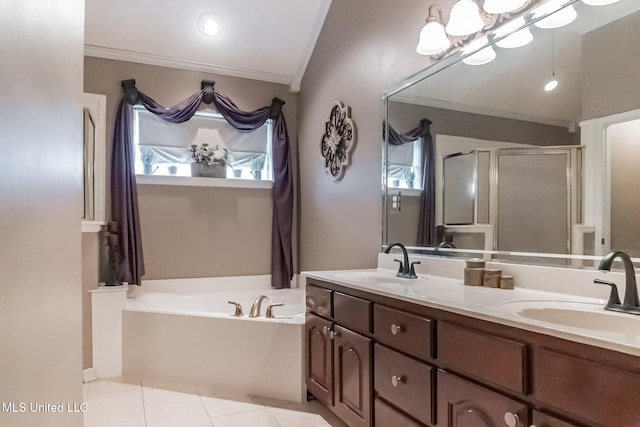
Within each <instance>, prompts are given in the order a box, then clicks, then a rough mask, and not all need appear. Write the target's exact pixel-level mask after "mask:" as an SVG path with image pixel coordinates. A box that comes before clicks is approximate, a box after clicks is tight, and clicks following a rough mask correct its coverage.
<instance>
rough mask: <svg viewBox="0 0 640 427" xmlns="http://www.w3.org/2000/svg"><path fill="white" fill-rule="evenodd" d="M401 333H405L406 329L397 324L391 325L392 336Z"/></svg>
mask: <svg viewBox="0 0 640 427" xmlns="http://www.w3.org/2000/svg"><path fill="white" fill-rule="evenodd" d="M400 332H404V327H403V326H402V325H400V324H398V325H396V324H395V323H394V324H392V325H391V334H392V335H398V334H399V333H400Z"/></svg>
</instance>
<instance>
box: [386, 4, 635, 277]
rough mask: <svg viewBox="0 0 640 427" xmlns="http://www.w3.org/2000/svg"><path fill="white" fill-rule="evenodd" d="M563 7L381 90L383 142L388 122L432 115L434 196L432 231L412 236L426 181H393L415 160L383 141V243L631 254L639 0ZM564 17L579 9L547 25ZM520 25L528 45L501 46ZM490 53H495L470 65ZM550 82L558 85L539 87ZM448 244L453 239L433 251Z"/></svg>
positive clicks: (587, 259) (579, 255)
mask: <svg viewBox="0 0 640 427" xmlns="http://www.w3.org/2000/svg"><path fill="white" fill-rule="evenodd" d="M560 4H561V5H564V6H563V7H562V8H560V9H558V10H557V11H555V12H554V13H551V14H546V15H535V7H534V8H532V9H530V10H529V11H527V12H525V13H524V14H523V16H524V18H525V24H524V26H521V27H519V28H517V29H516V30H515V31H513V32H512V33H509V34H507V35H504V36H497V35H495V34H494V33H493V32H490V33H488V35H487V39H486V42H485V43H484V44H482V45H480V47H479V48H478V49H475V50H469V49H463V50H460V51H458V52H456V53H454V54H452V55H449V56H447V57H446V58H444V59H442V60H440V61H436V62H434V63H433V64H432V65H431V66H430V67H428V68H426V69H425V70H422V71H420V72H418V73H417V74H415V75H414V76H412V77H410V78H408V79H406V80H404V81H402V82H401V83H399V84H398V85H396V86H395V87H393V88H390V89H389V90H387V91H386V92H385V95H384V106H385V121H386V122H387V123H388V124H389V126H388V127H387V126H385V135H384V138H385V141H388V140H389V136H388V129H389V128H391V129H392V130H394V131H395V132H398V133H406V132H408V131H409V130H411V129H413V128H416V127H417V126H418V124H419V122H420V120H422V119H425V118H426V119H428V120H430V121H431V122H432V123H431V127H430V129H431V136H432V139H433V149H432V153H433V156H434V158H435V162H434V163H435V165H434V168H433V169H434V172H432V173H431V175H429V173H428V172H427V173H426V177H427V178H430V179H433V180H434V181H435V183H436V185H435V195H434V199H435V200H436V203H435V206H434V208H435V212H433V215H434V217H435V224H434V227H433V228H434V232H433V238H432V240H431V241H430V242H428V243H426V244H425V243H424V239H422V242H423V243H422V244H420V242H421V239H420V238H419V237H418V228H419V226H418V224H419V220H420V216H421V215H422V214H421V212H420V205H421V203H420V199H421V197H422V196H423V193H424V191H423V189H422V188H421V186H420V185H418V186H413V185H411V186H410V185H409V181H408V180H406V181H405V180H403V179H402V177H403V176H405V172H406V171H407V170H409V168H412V167H415V165H411V164H409V163H406V164H405V165H398V163H397V162H394V161H393V159H394V158H397V157H398V153H397V151H398V150H399V149H404V150H407V148H406V147H405V145H399V146H395V145H392V144H387V143H385V144H384V149H383V180H382V181H383V189H384V191H383V193H384V194H383V198H384V200H383V206H384V207H385V208H384V211H383V233H382V234H383V246H384V245H387V244H388V243H391V242H394V241H401V242H403V243H405V245H406V246H407V247H409V248H410V249H411V250H413V251H417V252H422V253H425V252H428V253H443V254H446V255H453V256H456V255H460V256H470V255H471V256H476V257H477V256H480V257H484V258H486V259H496V260H504V259H508V260H511V261H514V260H515V261H519V262H533V263H544V264H553V265H564V266H576V267H591V266H593V265H594V262H597V260H599V259H600V257H601V256H602V255H603V254H605V253H607V252H608V251H610V250H624V251H626V252H628V253H630V254H631V255H632V256H634V257H640V226H637V225H636V224H640V221H638V220H637V206H639V205H640V190H635V188H639V187H640V186H638V185H636V184H635V183H637V182H640V181H638V179H639V178H640V176H636V175H637V174H638V173H637V172H636V170H637V169H639V168H638V167H637V165H639V164H640V78H638V76H640V57H639V56H638V55H637V51H638V46H640V2H638V1H636V0H620V1H619V2H617V3H614V4H610V5H606V6H589V5H586V4H585V3H583V2H582V1H581V0H575V1H571V0H567V1H564V2H562V3H560ZM561 15H574V19H573V20H572V21H571V22H570V23H569V24H567V25H564V26H561V27H556V28H543V27H546V25H544V24H545V23H548V22H549V21H550V19H547V20H546V21H544V19H545V18H551V17H553V18H557V17H559V16H561ZM543 21H544V22H543ZM536 24H537V25H536ZM525 32H529V33H530V34H531V36H532V40H531V41H530V42H529V43H528V44H526V45H524V46H522V47H518V48H503V47H499V45H504V41H505V40H506V39H507V38H509V37H512V38H511V39H510V40H513V38H515V37H516V36H520V35H522V34H525ZM495 43H498V45H496V44H495ZM489 49H492V50H493V51H494V52H495V58H494V59H493V60H492V61H490V62H487V63H484V64H483V65H473V64H479V63H482V62H485V61H484V59H485V58H490V56H492V55H489V56H486V54H487V53H490V52H489ZM483 55H484V57H483ZM552 79H555V80H557V81H558V85H557V87H556V88H555V89H554V90H551V91H545V89H544V87H545V85H546V84H547V82H548V81H550V80H552ZM411 145H413V146H422V147H423V149H424V147H425V145H422V144H420V140H418V142H413V143H412V144H411ZM423 154H424V153H421V154H420V155H421V156H422V155H423ZM633 165H636V166H633ZM419 178H422V177H418V178H416V179H415V182H417V183H420V182H422V179H419ZM398 198H399V203H391V200H392V199H393V200H397V199H398ZM443 242H450V243H453V246H455V248H446V246H451V245H441V246H444V247H442V248H437V246H438V245H439V244H441V243H443Z"/></svg>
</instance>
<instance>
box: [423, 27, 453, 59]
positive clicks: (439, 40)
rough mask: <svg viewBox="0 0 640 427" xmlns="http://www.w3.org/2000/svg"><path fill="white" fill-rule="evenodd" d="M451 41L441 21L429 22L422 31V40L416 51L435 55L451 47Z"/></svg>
mask: <svg viewBox="0 0 640 427" xmlns="http://www.w3.org/2000/svg"><path fill="white" fill-rule="evenodd" d="M449 46H451V41H450V40H449V38H448V37H447V34H446V33H445V32H444V27H443V26H442V24H440V23H439V22H435V21H433V22H427V24H426V25H425V26H424V27H422V30H421V31H420V40H419V41H418V46H417V47H416V52H418V53H419V54H420V55H435V54H438V53H441V52H444V51H445V50H447V49H449Z"/></svg>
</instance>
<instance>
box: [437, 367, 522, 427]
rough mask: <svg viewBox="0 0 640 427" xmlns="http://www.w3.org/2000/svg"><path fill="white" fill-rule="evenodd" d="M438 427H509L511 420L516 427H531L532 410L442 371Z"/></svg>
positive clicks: (439, 376) (439, 386) (440, 375)
mask: <svg viewBox="0 0 640 427" xmlns="http://www.w3.org/2000/svg"><path fill="white" fill-rule="evenodd" d="M437 416H438V424H437V425H438V427H445V426H473V427H480V426H485V427H488V426H506V425H507V422H506V420H507V418H510V419H511V422H510V424H511V425H515V426H516V427H527V426H528V425H529V419H528V409H527V406H526V405H525V404H524V403H520V402H517V401H515V400H513V399H510V398H508V397H506V396H503V395H501V394H498V393H495V392H493V391H490V390H487V389H486V388H484V387H481V386H479V385H477V384H474V383H471V382H469V381H466V380H463V379H462V378H459V377H457V376H455V375H453V374H449V373H446V372H444V371H441V370H439V371H438V410H437Z"/></svg>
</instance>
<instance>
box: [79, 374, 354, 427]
mask: <svg viewBox="0 0 640 427" xmlns="http://www.w3.org/2000/svg"><path fill="white" fill-rule="evenodd" d="M84 398H85V402H87V405H88V410H87V412H85V414H84V426H85V427H205V426H208V427H211V426H215V427H329V426H333V427H345V424H343V423H342V422H341V421H340V420H339V419H337V418H336V416H335V415H333V414H332V413H331V412H330V411H329V410H328V409H326V408H325V407H324V406H322V405H321V404H320V403H318V402H316V401H310V402H307V403H304V404H302V403H294V402H287V401H282V400H275V399H267V398H261V397H255V396H246V395H231V394H227V393H223V392H219V391H214V390H211V389H207V388H196V387H192V386H187V385H183V384H172V383H167V382H162V381H157V380H146V379H140V378H125V377H121V378H111V379H106V380H97V381H93V382H90V383H87V384H84Z"/></svg>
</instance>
